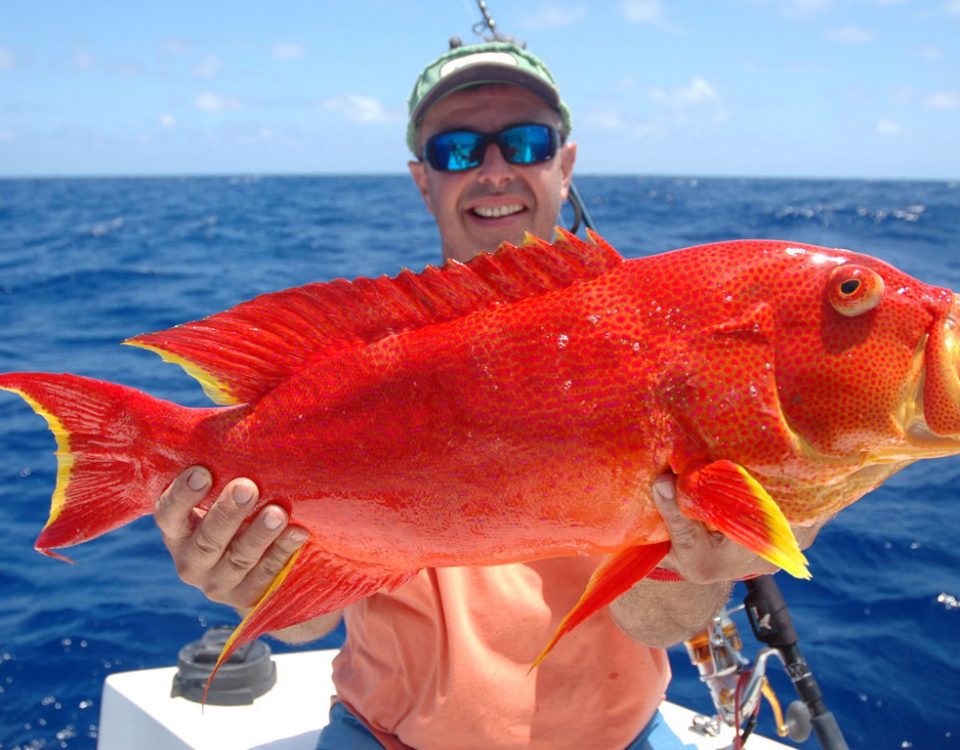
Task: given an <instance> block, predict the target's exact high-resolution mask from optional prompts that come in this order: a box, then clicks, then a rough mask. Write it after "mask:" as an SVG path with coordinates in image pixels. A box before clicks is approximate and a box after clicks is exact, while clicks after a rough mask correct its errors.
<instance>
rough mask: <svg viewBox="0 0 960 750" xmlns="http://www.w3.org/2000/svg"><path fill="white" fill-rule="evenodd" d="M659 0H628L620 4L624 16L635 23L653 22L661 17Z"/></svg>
mask: <svg viewBox="0 0 960 750" xmlns="http://www.w3.org/2000/svg"><path fill="white" fill-rule="evenodd" d="M662 10H663V9H662V7H661V6H660V2H659V0H628V1H627V2H625V3H622V4H621V5H620V12H621V13H622V14H623V17H624V18H626V19H627V20H628V21H632V22H633V23H651V22H653V21H657V20H659V19H660V13H661V11H662Z"/></svg>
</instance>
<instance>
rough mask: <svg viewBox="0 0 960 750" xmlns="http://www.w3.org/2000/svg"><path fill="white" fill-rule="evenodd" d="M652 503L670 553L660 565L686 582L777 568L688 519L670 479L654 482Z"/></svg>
mask: <svg viewBox="0 0 960 750" xmlns="http://www.w3.org/2000/svg"><path fill="white" fill-rule="evenodd" d="M653 501H654V503H655V504H656V506H657V510H659V511H660V515H661V516H662V517H663V521H664V523H665V524H666V525H667V529H668V530H669V532H670V540H671V549H670V552H669V553H668V554H667V556H666V557H665V558H664V561H663V563H661V564H662V565H663V566H664V567H668V568H670V569H672V570H675V571H676V572H677V573H679V574H680V575H682V576H683V577H684V578H686V579H687V580H688V581H691V582H693V583H702V584H708V583H717V582H720V581H734V580H738V579H741V578H746V577H749V576H754V575H763V574H766V573H774V572H776V571H777V567H776V566H774V565H772V564H770V563H768V562H767V561H766V560H763V559H762V558H760V557H757V556H756V555H755V554H753V553H752V552H750V551H749V550H747V549H745V548H743V547H741V546H740V545H739V544H736V543H735V542H731V541H730V540H729V539H727V538H726V537H724V536H723V535H722V534H719V533H716V532H710V531H708V530H707V528H706V527H705V526H704V525H703V524H702V523H700V522H699V521H695V520H693V519H691V518H687V516H685V515H684V514H683V512H682V511H681V510H680V505H679V503H678V502H677V489H676V478H675V477H674V476H673V475H663V476H660V477H658V478H657V479H656V480H654V483H653Z"/></svg>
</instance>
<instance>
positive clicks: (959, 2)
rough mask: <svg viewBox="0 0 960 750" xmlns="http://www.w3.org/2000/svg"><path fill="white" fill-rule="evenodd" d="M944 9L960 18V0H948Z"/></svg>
mask: <svg viewBox="0 0 960 750" xmlns="http://www.w3.org/2000/svg"><path fill="white" fill-rule="evenodd" d="M943 9H944V10H945V11H947V13H949V14H950V15H952V16H960V0H947V2H946V3H945V4H944V6H943Z"/></svg>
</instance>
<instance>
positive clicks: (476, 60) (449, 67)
mask: <svg viewBox="0 0 960 750" xmlns="http://www.w3.org/2000/svg"><path fill="white" fill-rule="evenodd" d="M487 83H506V84H510V85H513V86H522V87H524V88H526V89H529V90H530V91H532V92H533V93H534V94H536V95H537V96H539V97H540V98H542V99H543V100H544V101H545V102H546V103H547V104H549V105H550V106H551V107H552V108H553V109H555V110H556V111H557V112H558V113H559V114H560V118H561V123H562V124H561V128H560V130H561V134H562V135H563V136H566V135H568V134H569V133H570V128H571V117H570V110H569V108H568V107H567V105H566V104H564V102H563V99H561V98H560V90H559V88H558V87H557V82H556V81H555V80H554V79H553V76H552V75H551V74H550V71H549V70H548V69H547V66H546V65H545V64H544V62H543V61H542V60H541V59H540V58H539V57H537V56H536V55H534V54H532V53H530V52H527V50H525V49H523V48H522V47H520V46H518V45H517V44H514V43H513V42H484V43H483V44H467V45H462V46H460V47H453V48H452V49H450V50H448V51H446V52H444V53H443V54H442V55H440V57H438V58H437V59H436V60H434V61H433V62H432V63H430V64H429V65H427V67H426V68H424V69H423V72H422V73H421V74H420V76H419V77H418V78H417V82H416V84H415V85H414V87H413V91H412V92H411V93H410V99H409V100H408V102H407V108H408V111H409V114H410V119H409V122H408V124H407V145H408V146H409V147H410V150H411V151H412V152H413V153H414V154H417V128H419V127H420V123H421V121H422V120H423V117H424V115H425V114H426V113H427V110H428V109H430V107H432V106H433V105H434V104H436V103H437V102H438V101H440V100H441V99H443V98H444V97H445V96H449V95H450V94H452V93H454V92H456V91H461V90H463V89H465V88H469V87H471V86H480V85H483V84H487ZM417 155H418V156H419V154H417Z"/></svg>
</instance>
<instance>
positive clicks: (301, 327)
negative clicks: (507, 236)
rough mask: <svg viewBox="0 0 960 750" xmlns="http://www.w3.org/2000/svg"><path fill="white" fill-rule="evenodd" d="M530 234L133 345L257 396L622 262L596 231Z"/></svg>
mask: <svg viewBox="0 0 960 750" xmlns="http://www.w3.org/2000/svg"><path fill="white" fill-rule="evenodd" d="M557 232H558V237H557V239H556V240H555V241H554V242H553V243H549V242H546V241H544V240H540V239H537V238H535V237H533V236H532V235H527V237H526V238H525V240H524V243H523V244H522V245H520V246H516V245H511V244H508V243H503V244H502V245H501V246H500V247H499V248H497V250H496V252H494V253H492V254H488V253H483V254H481V255H478V256H477V257H475V258H473V259H471V260H470V261H468V262H466V263H459V262H456V261H452V262H447V263H446V264H445V265H444V266H443V267H442V268H436V267H434V266H428V267H427V268H426V269H424V270H423V271H421V272H420V273H413V272H411V271H409V270H404V271H403V272H401V273H400V274H399V275H398V276H396V277H388V276H381V277H380V278H376V279H369V278H358V279H355V280H354V281H346V280H344V279H337V280H335V281H330V282H326V283H315V284H307V285H305V286H301V287H296V288H293V289H287V290H285V291H281V292H273V293H271V294H264V295H262V296H259V297H256V298H254V299H252V300H250V301H249V302H243V303H241V304H239V305H237V306H236V307H234V308H232V309H230V310H227V311H225V312H221V313H217V314H215V315H211V316H209V317H207V318H203V319H202V320H198V321H194V322H192V323H185V324H183V325H180V326H176V327H175V328H170V329H168V330H166V331H158V332H156V333H146V334H142V335H140V336H135V337H133V338H132V339H128V340H127V341H126V342H124V343H126V344H130V345H132V346H138V347H141V348H143V349H149V350H151V351H154V352H156V353H157V354H159V355H160V356H161V357H163V359H164V360H166V361H168V362H174V363H176V364H179V365H180V366H181V367H183V369H184V370H186V371H187V373H188V374H190V375H191V376H192V377H194V378H196V379H197V380H198V381H200V384H201V385H202V386H203V389H204V391H205V392H206V393H207V395H208V396H210V398H212V399H213V400H214V401H215V402H216V403H220V404H236V403H251V402H253V401H256V400H258V399H259V398H260V397H262V396H263V395H264V394H265V393H268V392H269V391H271V390H273V389H274V388H275V387H276V386H277V385H278V384H280V383H281V382H283V381H284V380H286V379H287V378H289V377H290V376H291V375H293V374H295V373H297V372H299V371H300V370H302V369H303V368H304V367H306V366H308V365H310V364H312V363H314V362H316V361H317V360H319V359H322V358H324V357H328V356H331V355H333V354H335V353H337V352H340V351H342V350H343V349H345V348H349V347H357V346H364V345H366V344H370V343H372V342H374V341H378V340H380V339H383V338H386V337H387V336H390V335H392V334H396V333H401V332H403V331H410V330H414V329H417V328H422V327H424V326H427V325H431V324H433V323H441V322H445V321H449V320H453V319H455V318H459V317H463V316H465V315H469V314H470V313H472V312H475V311H477V310H482V309H484V308H486V307H490V306H491V305H495V304H505V303H511V302H516V301H517V300H521V299H525V298H527V297H535V296H537V295H539V294H544V293H546V292H550V291H553V290H556V289H562V288H564V287H567V286H570V285H571V284H574V283H576V282H578V281H584V280H588V279H593V278H596V277H597V276H600V275H601V274H603V273H605V272H606V271H608V270H610V269H611V268H614V267H616V266H617V265H619V264H620V263H622V262H623V258H622V257H620V254H619V253H617V251H616V250H614V249H613V248H612V247H611V246H610V245H609V244H607V243H606V242H605V241H604V240H602V239H601V238H600V237H599V236H598V235H596V234H594V233H590V240H591V241H590V242H585V241H584V240H581V239H580V238H578V237H577V236H576V235H573V234H570V233H569V232H566V231H564V230H562V229H558V230H557Z"/></svg>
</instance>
